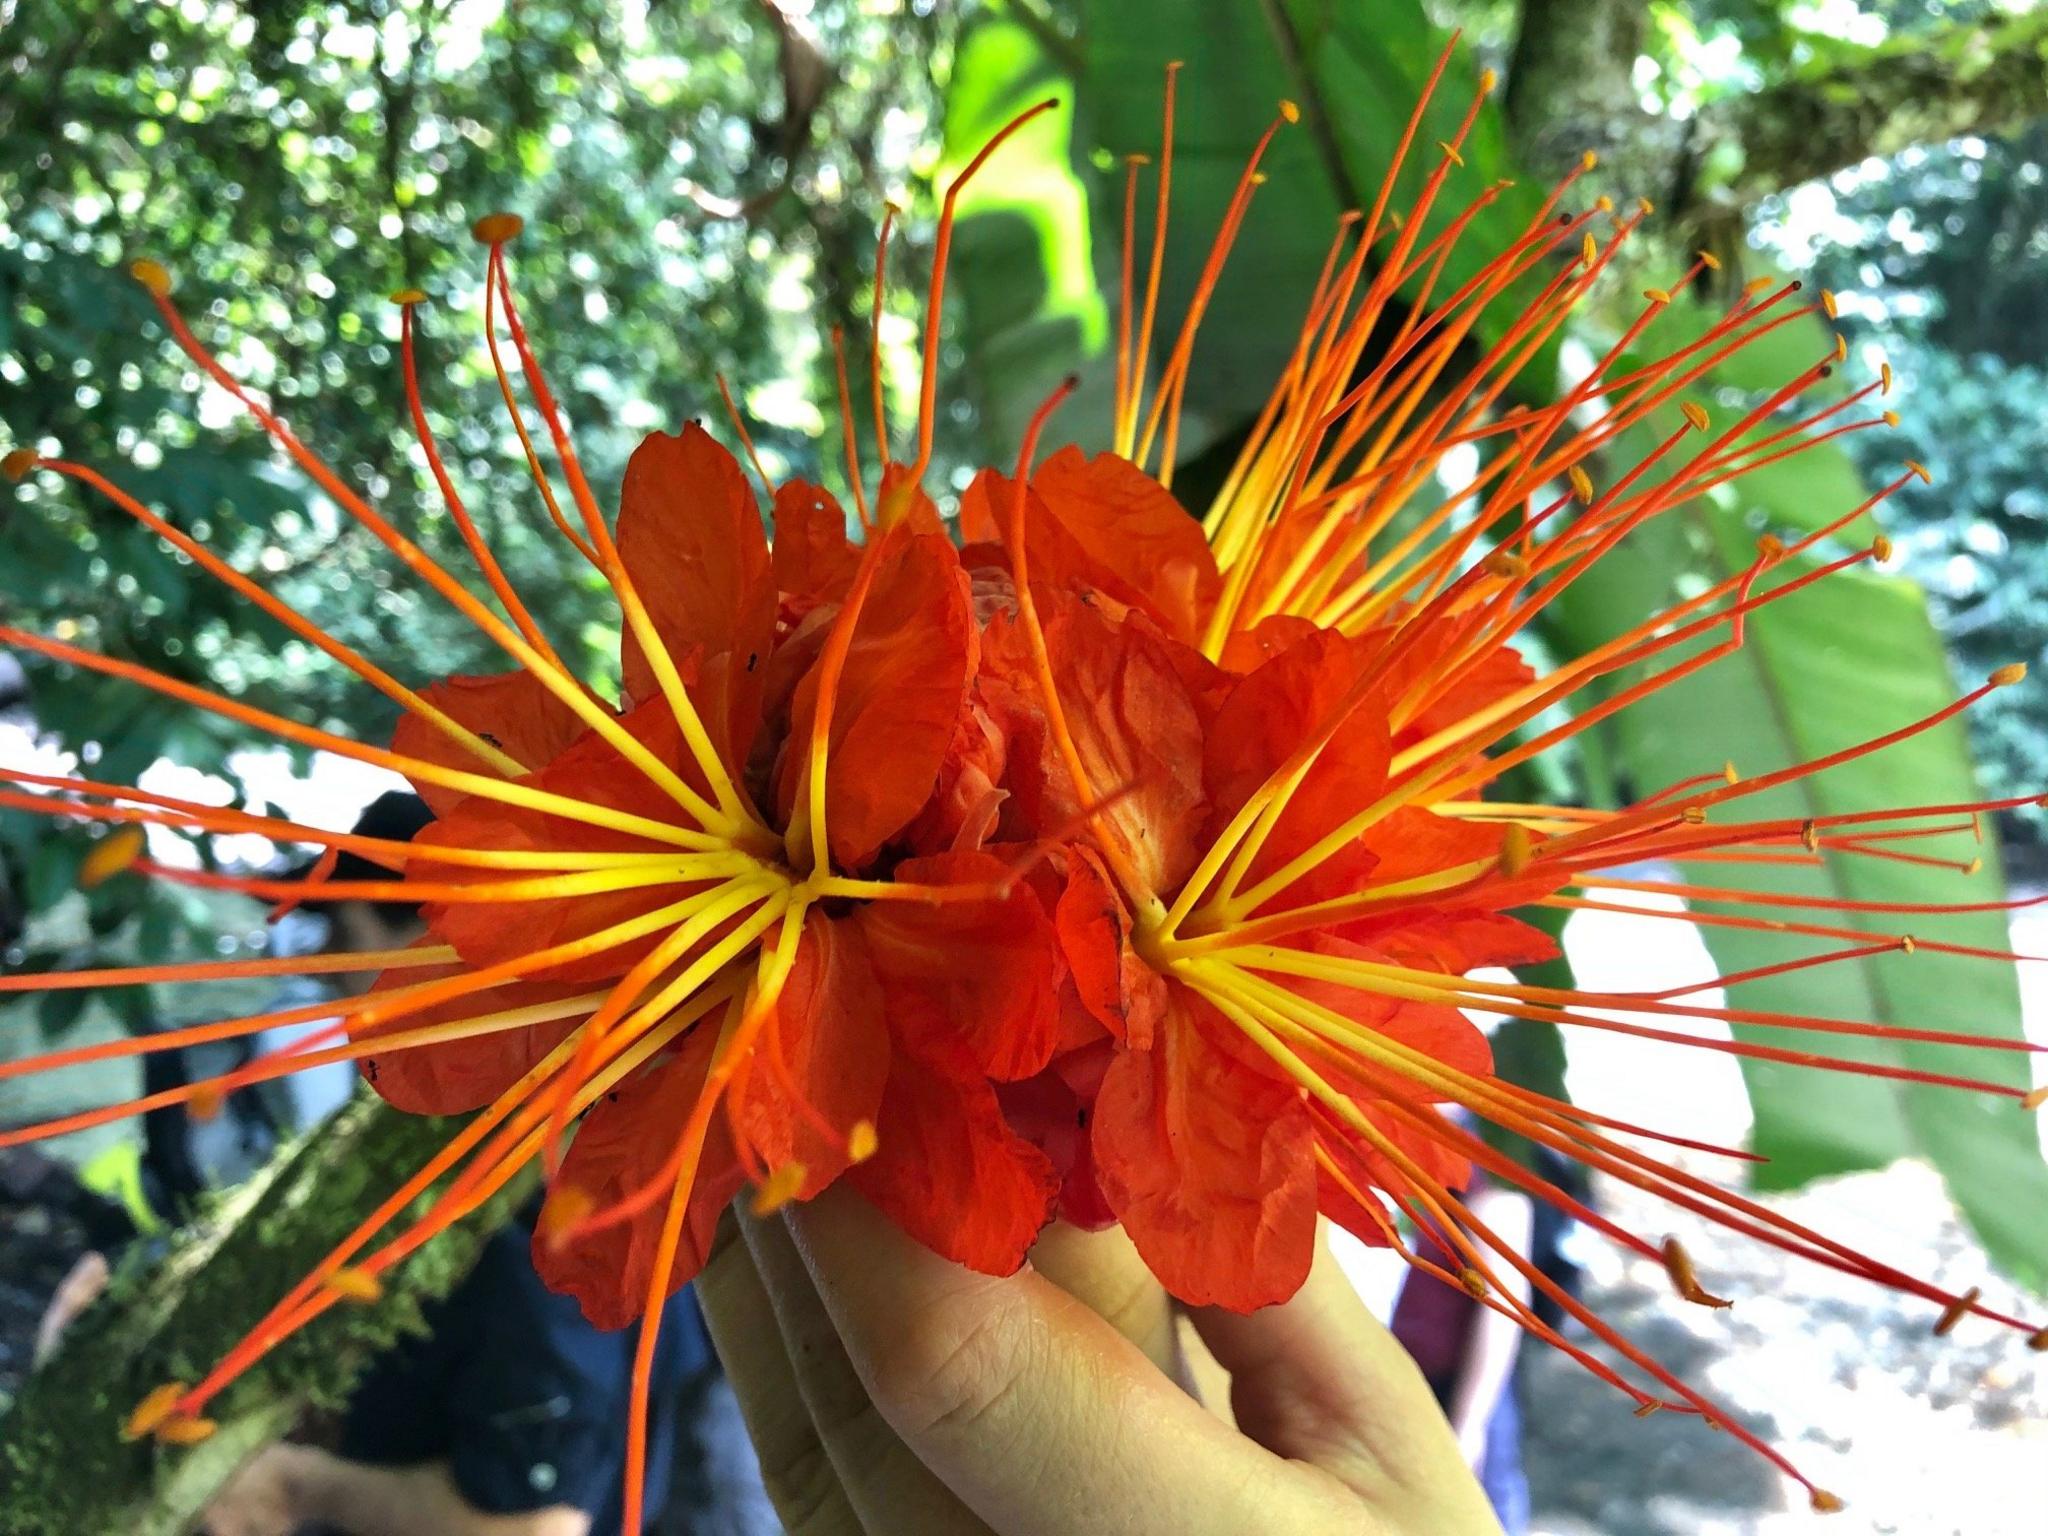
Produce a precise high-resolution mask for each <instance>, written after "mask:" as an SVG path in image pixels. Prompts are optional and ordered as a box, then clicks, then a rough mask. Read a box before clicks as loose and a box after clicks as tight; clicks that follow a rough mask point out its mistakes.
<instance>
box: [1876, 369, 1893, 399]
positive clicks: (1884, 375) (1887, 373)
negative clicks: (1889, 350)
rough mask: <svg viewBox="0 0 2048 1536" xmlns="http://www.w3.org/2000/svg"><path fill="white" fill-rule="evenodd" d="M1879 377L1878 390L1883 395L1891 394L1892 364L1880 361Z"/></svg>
mask: <svg viewBox="0 0 2048 1536" xmlns="http://www.w3.org/2000/svg"><path fill="white" fill-rule="evenodd" d="M1877 377H1878V391H1877V392H1878V393H1879V394H1881V395H1888V394H1890V393H1891V392H1892V365H1891V364H1890V363H1879V364H1878V365H1877Z"/></svg>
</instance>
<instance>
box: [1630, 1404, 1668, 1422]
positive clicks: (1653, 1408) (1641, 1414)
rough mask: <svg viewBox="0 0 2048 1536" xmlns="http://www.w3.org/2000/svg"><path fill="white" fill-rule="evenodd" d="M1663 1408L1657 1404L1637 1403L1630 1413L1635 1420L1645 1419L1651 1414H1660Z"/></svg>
mask: <svg viewBox="0 0 2048 1536" xmlns="http://www.w3.org/2000/svg"><path fill="white" fill-rule="evenodd" d="M1663 1408H1664V1405H1663V1404H1662V1403H1658V1402H1649V1403H1637V1404H1636V1405H1635V1408H1634V1409H1633V1410H1632V1411H1633V1412H1634V1414H1635V1416H1636V1417H1637V1418H1639V1419H1647V1418H1648V1417H1649V1416H1650V1415H1651V1414H1653V1413H1660V1412H1662V1411H1663Z"/></svg>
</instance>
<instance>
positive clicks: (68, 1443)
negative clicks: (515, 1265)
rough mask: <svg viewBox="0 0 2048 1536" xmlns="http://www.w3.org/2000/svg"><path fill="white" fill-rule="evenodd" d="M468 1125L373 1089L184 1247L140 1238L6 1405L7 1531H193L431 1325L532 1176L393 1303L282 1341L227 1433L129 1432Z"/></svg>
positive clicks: (144, 1534) (412, 1267)
mask: <svg viewBox="0 0 2048 1536" xmlns="http://www.w3.org/2000/svg"><path fill="white" fill-rule="evenodd" d="M460 1123H461V1122H459V1121H455V1120H442V1119H429V1118H425V1117H421V1116H415V1115H405V1114H400V1113H399V1112H398V1111H396V1110H393V1109H391V1108H390V1107H389V1106H388V1105H386V1104H385V1103H384V1102H383V1101H382V1100H381V1099H379V1098H377V1097H376V1096H375V1095H374V1094H372V1093H370V1092H369V1090H368V1089H364V1090H362V1091H361V1093H360V1094H359V1096H358V1097H357V1099H356V1100H355V1102H353V1103H352V1104H350V1105H349V1106H348V1107H347V1108H345V1109H343V1110H342V1111H341V1112H340V1113H339V1114H338V1115H336V1116H335V1117H334V1119H333V1120H331V1121H329V1122H328V1123H327V1124H326V1125H324V1126H322V1127H321V1128H319V1129H318V1130H317V1131H315V1132H314V1133H313V1134H311V1135H310V1136H307V1137H305V1138H303V1139H301V1140H300V1141H298V1142H296V1143H294V1144H293V1145H291V1146H289V1147H287V1148H285V1149H284V1150H282V1151H280V1152H279V1154H278V1156H277V1157H276V1159H275V1160H274V1161H273V1162H272V1163H271V1165H270V1166H269V1167H268V1168H267V1169H265V1170H264V1171H263V1172H262V1173H261V1174H259V1175H258V1176H257V1177H256V1178H254V1179H252V1180H250V1181H249V1182H248V1183H247V1184H245V1185H243V1186H241V1187H240V1188H238V1189H235V1190H232V1191H230V1192H228V1193H226V1194H225V1195H223V1196H222V1197H221V1199H220V1201H219V1204H218V1205H217V1207H216V1208H215V1209H214V1210H212V1211H211V1212H210V1213H209V1214H208V1215H207V1216H206V1217H205V1218H204V1219H203V1220H201V1221H200V1222H199V1223H197V1224H196V1225H194V1226H192V1227H190V1228H188V1229H186V1230H184V1231H182V1232H180V1233H178V1234H177V1235H176V1236H175V1237H174V1238H173V1239H172V1240H171V1242H170V1245H169V1249H168V1251H161V1250H159V1249H158V1248H157V1247H156V1245H152V1244H138V1245H137V1248H138V1250H139V1251H136V1252H131V1253H130V1254H129V1255H127V1256H126V1258H125V1259H124V1260H123V1261H122V1262H121V1263H120V1264H119V1265H117V1271H116V1276H115V1280H114V1282H113V1284H112V1285H111V1286H110V1287H109V1289H108V1293H107V1295H106V1296H105V1297H104V1298H102V1299H101V1300H100V1301H99V1302H98V1303H97V1304H95V1305H94V1306H93V1307H91V1308H90V1309H89V1310H88V1311H87V1312H86V1313H85V1315H84V1316H83V1317H81V1318H80V1319H79V1320H78V1322H77V1323H75V1324H74V1325H73V1326H72V1328H71V1329H70V1331H69V1332H68V1333H67V1334H66V1335H65V1338H64V1341H63V1343H62V1345H61V1347H60V1348H59V1349H58V1351H57V1353H56V1354H55V1355H54V1356H53V1357H52V1358H51V1359H50V1360H49V1361H48V1362H47V1363H46V1364H45V1365H44V1366H43V1368H42V1369H41V1370H39V1371H38V1372H37V1373H36V1374H35V1375H33V1376H32V1377H30V1378H29V1380H28V1382H27V1383H26V1384H25V1386H24V1387H23V1389H22V1392H21V1396H20V1397H19V1398H18V1399H17V1400H16V1401H15V1403H14V1404H13V1405H12V1407H11V1408H10V1409H9V1410H8V1411H7V1412H6V1414H5V1415H4V1417H0V1536H177V1533H179V1532H182V1531H185V1530H187V1529H188V1528H189V1527H190V1526H191V1524H192V1522H193V1521H194V1520H195V1519H196V1518H197V1517H198V1515H199V1514H200V1513H201V1512H202V1511H204V1509H205V1508H206V1506H207V1504H208V1503H209V1502H210V1501H211V1500H212V1498H213V1496H214V1494H215V1493H216V1492H217V1491H218V1490H219V1489H220V1487H221V1485H222V1484H223V1483H225V1482H226V1481H227V1479H228V1478H229V1477H231V1476H232V1475H233V1474H234V1472H235V1471H236V1469H237V1468H239V1467H240V1466H241V1465H242V1463H243V1462H244V1461H246V1460H247V1459H248V1458H249V1457H250V1456H251V1455H253V1454H254V1453H255V1452H256V1451H257V1450H259V1449H261V1448H262V1447H263V1446H264V1445H267V1444H269V1443H270V1442H271V1441H273V1440H276V1439H278V1438H279V1437H280V1436H282V1435H284V1434H286V1433H287V1432H289V1431H290V1430H291V1428H292V1427H293V1425H294V1424H295V1422H296V1421H297V1420H298V1418H299V1417H300V1415H301V1414H302V1413H303V1412H304V1411H306V1410H307V1409H309V1408H320V1409H330V1410H332V1409H337V1408H339V1407H340V1406H341V1405H342V1404H343V1403H344V1402H345V1401H346V1399H347V1395H348V1392H349V1390H350V1388H351V1387H352V1386H353V1385H354V1384H355V1381H356V1378H357V1377H358V1376H359V1375H360V1374H361V1372H362V1370H363V1368H364V1367H365V1366H366V1365H367V1364H368V1363H369V1361H370V1360H371V1359H372V1358H373V1357H374V1356H375V1355H377V1354H378V1353H379V1352H380V1351H382V1350H384V1349H386V1348H388V1347H390V1345H391V1344H392V1343H394V1342H395V1341H396V1340H398V1339H399V1338H400V1337H401V1336H403V1335H404V1334H406V1333H417V1332H420V1331H421V1329H422V1324H421V1314H420V1307H421V1304H422V1303H423V1302H427V1301H431V1300H433V1299H434V1298H436V1297H439V1296H442V1295H444V1294H446V1293H447V1291H448V1290H449V1289H451V1288H452V1287H453V1286H454V1285H455V1283H456V1282H457V1281H458V1280H460V1279H461V1278H462V1276H463V1275H464V1274H466V1273H467V1272H468V1269H469V1266H470V1265H471V1264H472V1263H473V1262H474V1260H475V1258H476V1254H477V1251H478V1249H479V1247H480V1246H481V1244H482V1242H483V1239H484V1238H485V1237H486V1236H487V1235H488V1234H489V1233H490V1232H491V1231H492V1229H493V1228H495V1227H496V1226H497V1225H499V1224H500V1223H501V1222H503V1221H504V1220H505V1219H506V1218H507V1217H508V1216H509V1215H510V1214H511V1212H512V1210H513V1209H514V1208H515V1206H516V1203H517V1201H518V1200H519V1199H520V1198H521V1196H522V1194H523V1192H524V1190H525V1189H526V1188H527V1187H528V1186H527V1185H526V1183H525V1182H524V1181H523V1180H514V1181H513V1182H512V1184H511V1185H510V1186H508V1187H507V1189H506V1190H505V1191H503V1192H501V1193H500V1194H499V1195H498V1196H496V1197H495V1198H494V1199H492V1200H491V1201H489V1202H487V1203H486V1204H485V1205H484V1206H483V1207H482V1208H480V1209H479V1210H478V1211H476V1212H474V1213H473V1214H471V1215H470V1216H468V1217H467V1218H465V1219H464V1220H463V1221H461V1222H459V1223H457V1224H456V1225H455V1226H454V1227H453V1228H452V1229H451V1230H449V1231H448V1232H447V1233H445V1234H444V1235H442V1236H441V1237H439V1238H437V1239H436V1240H435V1241H433V1242H432V1243H429V1244H428V1245H426V1247H425V1248H424V1249H423V1250H422V1251H421V1252H420V1253H418V1254H417V1255H415V1256H413V1257H412V1258H411V1259H409V1260H407V1261H406V1262H405V1263H404V1264H401V1265H399V1266H397V1267H396V1268H395V1269H393V1270H392V1271H390V1272H388V1273H387V1274H386V1275H385V1277H384V1279H385V1281H386V1285H385V1292H384V1295H383V1297H382V1298H381V1299H380V1300H379V1301H377V1302H375V1303H374V1304H371V1305H367V1306H361V1305H352V1304H350V1305H342V1306H336V1307H334V1308H332V1309H330V1310H329V1311H328V1312H326V1313H325V1314H323V1315H322V1316H321V1317H320V1318H319V1319H318V1320H317V1321H316V1322H314V1323H313V1324H312V1325H311V1326H309V1327H307V1328H306V1329H304V1330H303V1331H301V1332H300V1333H298V1334H296V1335H294V1336H293V1337H292V1338H290V1339H288V1340H286V1341H285V1342H283V1343H282V1344H280V1345H279V1346H278V1347H277V1348H275V1349H274V1350H272V1351H271V1353H270V1354H269V1355H268V1356H266V1357H265V1358H264V1359H263V1360H262V1361H261V1362H259V1363H258V1364H257V1365H256V1366H255V1367H253V1368H252V1369H251V1370H250V1371H249V1372H248V1374H247V1375H246V1376H244V1377H243V1378H242V1379H241V1380H239V1381H238V1382H237V1383H236V1384H235V1385H234V1386H233V1387H231V1388H230V1389H229V1390H228V1391H227V1392H225V1393H223V1394H222V1396H221V1397H220V1398H219V1399H217V1400H216V1402H215V1403H214V1404H213V1405H212V1406H211V1407H210V1409H209V1414H210V1416H211V1417H213V1418H214V1419H215V1421H216V1422H217V1424H218V1426H219V1427H218V1428H217V1430H216V1431H215V1432H214V1434H213V1435H212V1436H211V1437H210V1438H209V1439H207V1440H205V1441H204V1442H202V1443H201V1444H199V1445H196V1446H192V1447H189V1448H179V1447H174V1446H159V1445H155V1444H153V1443H150V1442H147V1441H144V1442H141V1443H134V1444H131V1443H128V1442H125V1441H123V1440H122V1439H121V1434H120V1430H121V1425H122V1422H123V1421H124V1420H125V1419H126V1418H127V1416H128V1414H129V1413H130V1411H131V1410H132V1409H133V1408H134V1406H135V1404H136V1403H137V1402H138V1401H140V1400H141V1398H142V1397H143V1396H144V1395H145V1394H146V1393H147V1392H149V1391H150V1390H151V1389H152V1388H153V1387H156V1386H158V1385H160V1384H161V1383H163V1382H166V1381H196V1380H198V1379H199V1377H200V1376H202V1375H203V1374H204V1373H205V1371H206V1370H207V1369H208V1368H209V1367H211V1366H212V1365H213V1363H214V1362H215V1361H216V1360H218V1359H219V1358H220V1357H221V1356H222V1355H223V1354H225V1353H226V1352H227V1350H228V1349H229V1348H230V1347H232V1346H233V1344H234V1343H235V1342H236V1340H238V1339H239V1338H240V1337H241V1336H242V1335H243V1334H244V1333H245V1332H246V1331H247V1330H248V1328H249V1327H250V1326H251V1325H252V1324H253V1323H255V1322H256V1321H257V1320H258V1319H259V1318H260V1317H261V1316H262V1315H263V1313H264V1312H265V1311H266V1310H268V1308H269V1307H270V1306H271V1305H272V1304H273V1303H274V1302H275V1301H276V1300H277V1299H278V1298H279V1297H280V1296H282V1295H283V1294H284V1293H285V1292H286V1291H287V1290H288V1289H289V1288H290V1287H291V1285H292V1284H293V1283H294V1282H296V1281H297V1280H299V1279H300V1278H301V1277H303V1276H304V1275H305V1274H306V1273H307V1271H309V1270H310V1269H311V1268H312V1267H313V1266H314V1265H315V1264H317V1263H318V1262H319V1261H320V1260H321V1259H322V1258H324V1257H325V1256H326V1255H327V1253H328V1252H329V1251H330V1250H331V1249H332V1248H333V1247H334V1246H335V1244H337V1243H338V1242H340V1241H341V1240H342V1239H343V1238H344V1237H346V1236H347V1235H348V1234H349V1233H350V1232H351V1231H352V1230H353V1229H354V1228H355V1226H356V1225H357V1224H358V1223H360V1222H361V1221H362V1220H364V1219H365V1218H366V1217H368V1216H369V1215H370V1214H371V1213H372V1212H373V1211H374V1210H375V1209H376V1207H377V1205H378V1204H379V1203H380V1202H382V1201H383V1200H384V1199H385V1198H387V1197H388V1196H389V1195H390V1193H391V1192H392V1191H393V1190H394V1189H396V1188H397V1187H398V1186H399V1185H400V1184H401V1183H403V1182H404V1180H405V1179H406V1178H407V1177H408V1176H410V1175H411V1174H412V1173H414V1172H415V1171H416V1170H417V1169H418V1168H419V1167H420V1166H421V1165H422V1164H424V1163H425V1162H426V1161H427V1159H429V1158H430V1157H432V1156H433V1154H434V1152H435V1151H436V1150H438V1149H439V1148H440V1147H441V1146H442V1145H443V1144H444V1143H445V1142H446V1141H447V1139H448V1137H449V1136H450V1135H451V1134H452V1133H453V1131H454V1130H455V1129H456V1127H457V1126H458V1125H459V1124H460Z"/></svg>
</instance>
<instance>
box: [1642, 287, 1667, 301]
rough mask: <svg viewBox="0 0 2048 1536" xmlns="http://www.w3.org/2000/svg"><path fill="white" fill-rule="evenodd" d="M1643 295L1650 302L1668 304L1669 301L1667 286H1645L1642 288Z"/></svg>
mask: <svg viewBox="0 0 2048 1536" xmlns="http://www.w3.org/2000/svg"><path fill="white" fill-rule="evenodd" d="M1643 297H1644V298H1646V299H1648V300H1649V301H1650V302H1651V303H1652V304H1669V303H1670V302H1671V290H1670V289H1668V288H1645V289H1644V290H1643Z"/></svg>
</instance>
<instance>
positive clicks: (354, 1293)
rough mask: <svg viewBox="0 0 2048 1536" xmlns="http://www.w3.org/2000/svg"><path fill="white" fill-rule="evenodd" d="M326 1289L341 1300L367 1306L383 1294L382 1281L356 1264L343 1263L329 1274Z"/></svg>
mask: <svg viewBox="0 0 2048 1536" xmlns="http://www.w3.org/2000/svg"><path fill="white" fill-rule="evenodd" d="M326 1286H327V1289H328V1290H330V1291H332V1292H334V1294H335V1295H337V1296H339V1297H340V1298H341V1299H342V1300H343V1301H353V1302H356V1303H358V1304H360V1305H362V1306H368V1305H369V1304H370V1303H371V1302H373V1301H376V1300H377V1299H378V1298H380V1297H381V1296H382V1295H383V1294H384V1282H383V1281H382V1280H379V1279H378V1278H377V1277H376V1276H375V1275H373V1274H371V1273H370V1272H369V1271H368V1270H367V1269H363V1268H361V1267H360V1266H358V1265H354V1264H345V1265H343V1266H342V1267H341V1268H340V1269H337V1270H336V1271H335V1272H334V1273H333V1274H331V1275H329V1276H328V1277H327V1280H326Z"/></svg>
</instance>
